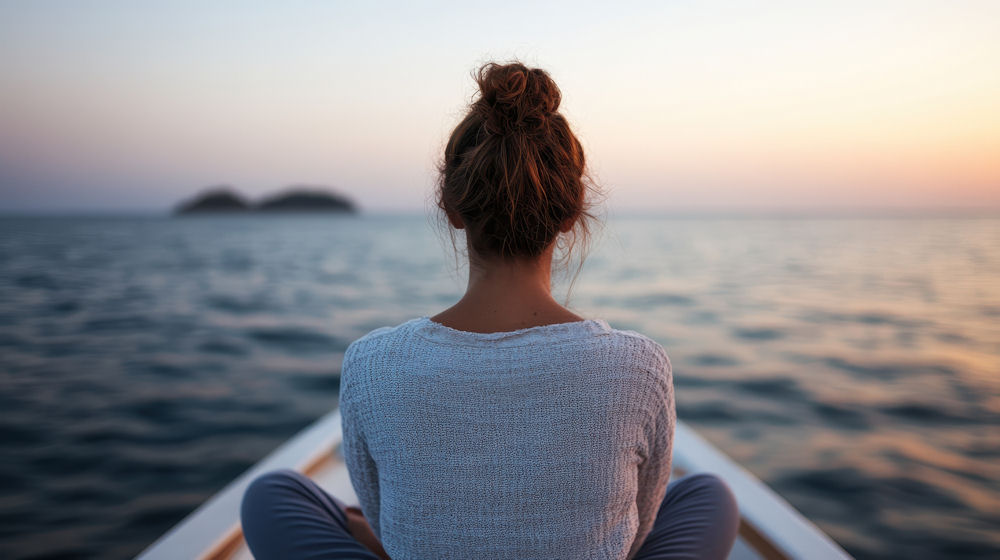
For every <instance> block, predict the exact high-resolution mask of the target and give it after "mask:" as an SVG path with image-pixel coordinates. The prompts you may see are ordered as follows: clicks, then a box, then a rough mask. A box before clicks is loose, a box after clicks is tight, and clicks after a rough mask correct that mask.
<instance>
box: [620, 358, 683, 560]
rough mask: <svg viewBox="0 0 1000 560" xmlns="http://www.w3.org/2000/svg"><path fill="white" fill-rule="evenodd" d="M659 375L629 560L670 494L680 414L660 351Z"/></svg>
mask: <svg viewBox="0 0 1000 560" xmlns="http://www.w3.org/2000/svg"><path fill="white" fill-rule="evenodd" d="M658 354H659V358H660V359H659V360H658V361H659V364H658V366H657V367H658V368H659V369H660V370H661V371H660V372H658V375H657V382H658V383H657V384H658V387H657V390H656V391H651V392H650V395H655V397H654V402H653V413H652V415H651V417H650V421H649V424H648V425H647V427H646V438H647V441H648V445H647V450H648V453H647V456H646V458H645V460H644V461H643V462H642V463H641V464H640V465H639V474H638V492H637V495H636V500H635V501H636V506H637V509H638V511H639V529H638V531H637V532H636V535H635V540H634V541H633V542H632V548H631V549H630V550H629V553H628V558H633V557H634V556H635V555H636V553H638V551H639V548H640V547H641V546H642V544H643V543H644V542H645V541H646V537H648V536H649V533H650V531H652V529H653V522H654V521H655V520H656V514H657V512H658V511H659V508H660V504H661V503H662V502H663V497H664V496H665V495H666V493H667V483H668V482H669V480H670V469H671V462H672V453H673V441H674V425H675V423H676V421H677V414H676V411H675V408H674V387H673V378H672V371H671V366H670V360H669V359H668V358H667V356H666V353H665V352H663V351H662V349H660V352H659V353H658Z"/></svg>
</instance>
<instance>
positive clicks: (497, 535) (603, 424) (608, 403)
mask: <svg viewBox="0 0 1000 560" xmlns="http://www.w3.org/2000/svg"><path fill="white" fill-rule="evenodd" d="M477 81H478V84H479V90H480V91H479V96H478V98H477V99H476V100H475V102H473V103H472V105H471V107H470V109H469V112H468V114H467V115H466V117H465V119H464V120H463V121H462V122H461V123H460V124H459V125H458V127H457V128H456V129H455V131H454V132H453V133H452V135H451V138H450V140H449V142H448V145H447V147H446V149H445V154H444V159H443V161H442V163H441V166H440V172H441V173H440V181H439V185H438V192H437V195H438V205H439V206H440V208H441V210H442V211H443V213H444V216H445V217H446V219H447V221H448V223H449V224H450V225H451V226H452V227H453V228H455V229H456V230H464V232H465V236H466V240H467V246H468V249H469V250H468V256H469V283H468V289H467V291H466V293H465V295H464V296H463V297H462V299H461V300H460V301H459V302H458V303H456V304H455V305H453V306H452V307H450V308H448V309H446V310H445V311H442V312H441V313H439V314H437V315H435V316H433V317H420V318H417V319H413V320H410V321H407V322H405V323H403V324H401V325H399V326H396V327H392V328H388V327H385V328H381V329H377V330H375V331H372V332H371V333H369V334H367V335H366V336H364V337H362V338H361V339H359V340H357V341H355V342H354V343H353V344H351V345H350V347H349V348H348V349H347V352H346V354H345V357H344V363H343V368H342V374H341V395H340V409H341V414H342V418H343V430H344V443H343V449H344V454H345V457H346V461H347V466H348V470H349V472H350V477H351V482H352V484H353V486H354V489H355V490H356V492H357V494H358V498H359V500H360V502H361V509H360V511H359V510H357V508H347V507H345V505H344V504H343V503H342V502H341V501H340V500H338V499H336V498H334V497H332V496H330V495H328V494H326V493H325V492H324V491H323V490H321V489H320V488H319V487H317V486H316V485H315V484H314V483H312V482H311V481H310V480H308V479H307V478H305V477H303V476H301V475H298V474H296V473H293V472H291V471H281V472H277V473H271V474H268V475H265V476H264V477H262V478H260V479H258V480H257V481H255V482H254V483H253V484H252V485H251V487H250V488H249V489H248V490H247V494H246V496H245V498H244V502H243V511H242V515H243V527H244V533H245V534H246V538H247V542H248V544H249V546H250V548H251V550H252V551H253V553H254V555H255V556H256V557H257V558H259V559H269V558H307V557H308V558H371V559H374V558H388V557H390V556H391V557H392V558H394V559H396V560H400V559H411V558H413V559H418V558H419V559H424V558H426V559H445V558H475V559H485V558H504V559H525V558H566V559H573V560H579V559H584V558H614V559H623V558H635V559H652V558H724V557H726V556H727V555H728V553H729V550H730V548H731V547H732V544H733V540H734V539H735V534H736V529H737V525H738V519H739V516H738V513H737V509H736V504H735V501H734V499H733V497H732V495H731V494H730V492H729V490H728V489H727V488H726V486H725V484H724V483H722V482H721V481H720V480H719V479H717V478H715V477H713V476H710V475H698V476H692V477H687V478H684V479H681V480H679V481H676V482H673V483H671V484H670V485H669V486H668V484H667V483H668V478H669V476H670V462H671V447H672V442H673V433H674V423H675V412H674V397H673V385H672V377H671V368H670V361H669V359H668V358H667V355H666V353H665V352H664V350H663V348H662V347H661V346H660V345H659V344H657V343H655V342H653V341H652V340H650V339H648V338H646V337H644V336H642V335H641V334H638V333H635V332H632V331H620V330H616V329H613V328H611V327H610V326H609V325H608V324H607V322H605V321H603V320H601V319H585V318H583V317H581V316H579V315H577V314H575V313H573V312H572V311H570V310H569V309H566V308H565V307H563V306H562V305H560V304H558V303H557V302H556V301H555V300H554V299H553V297H552V293H551V286H550V271H551V268H552V260H553V253H554V250H555V246H556V245H557V243H558V242H559V241H560V240H567V239H573V238H574V237H575V234H577V233H579V234H586V231H587V229H586V227H587V222H588V221H589V220H590V219H591V214H590V213H589V212H588V204H589V201H588V198H587V195H588V191H589V190H590V188H589V183H588V182H587V180H586V174H585V165H584V155H583V149H582V147H581V145H580V142H579V141H578V140H577V138H576V136H575V135H574V134H573V132H572V131H571V130H570V127H569V124H568V123H567V121H566V119H565V118H564V117H563V116H562V115H561V114H560V113H559V112H558V108H559V102H560V92H559V89H558V88H557V87H556V84H555V83H554V82H553V81H552V79H551V78H550V77H549V75H548V74H547V73H545V72H544V71H542V70H539V69H529V68H527V67H525V66H524V65H522V64H520V63H512V64H506V65H498V64H493V63H490V64H487V65H485V66H483V67H482V68H481V69H480V70H479V72H478V74H477ZM362 512H363V515H362ZM383 547H384V548H383ZM387 552H388V554H387Z"/></svg>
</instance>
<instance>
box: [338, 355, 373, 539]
mask: <svg viewBox="0 0 1000 560" xmlns="http://www.w3.org/2000/svg"><path fill="white" fill-rule="evenodd" d="M347 354H348V355H349V354H350V352H349V351H348V353H347ZM349 367H350V366H349V362H348V358H347V355H345V357H344V365H343V368H342V372H341V384H340V405H339V406H340V420H341V430H342V431H343V434H344V439H343V443H342V445H341V449H342V450H343V452H344V462H345V463H346V464H347V471H348V474H349V475H350V478H351V485H352V486H353V487H354V492H355V493H356V494H357V495H358V501H359V502H360V503H361V511H362V513H364V514H365V519H367V520H368V524H369V525H371V527H372V531H374V533H375V536H377V537H378V538H379V540H381V539H382V532H381V527H380V519H379V513H380V511H379V510H380V507H381V496H380V494H379V483H378V466H377V465H376V464H375V460H374V459H373V458H372V456H371V453H370V452H369V451H368V443H367V441H366V439H365V434H364V431H363V429H362V422H361V416H362V415H363V414H364V411H363V409H362V407H363V406H364V403H359V402H356V400H355V395H354V387H353V386H352V383H351V381H352V380H351V375H350V373H349Z"/></svg>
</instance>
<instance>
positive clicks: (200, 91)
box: [0, 0, 1000, 212]
mask: <svg viewBox="0 0 1000 560" xmlns="http://www.w3.org/2000/svg"><path fill="white" fill-rule="evenodd" d="M413 4H416V3H402V2H401V3H376V2H355V3H339V2H272V3H268V4H264V3H260V4H259V5H258V4H255V3H251V2H201V1H197V2H194V1H193V2H179V1H172V2H125V1H123V2H72V1H66V2H49V1H31V2H15V1H10V2H0V211H5V212H20V211H29V212H47V211H52V212H66V211H70V212H76V211H81V212H93V211H96V212H103V211H166V210H168V209H169V208H171V207H172V206H173V205H174V204H175V203H176V202H177V201H178V200H179V199H182V198H186V197H189V196H191V195H192V194H194V193H195V192H197V191H198V190H199V189H200V188H201V187H203V186H206V185H211V184H218V183H226V184H231V185H234V186H236V187H238V188H239V189H240V190H242V191H243V192H244V193H246V194H247V195H249V196H259V195H260V194H262V193H266V192H272V191H275V190H277V189H279V188H281V187H282V186H284V185H287V184H291V183H309V184H322V185H331V186H334V187H337V188H339V189H340V190H342V191H343V192H346V193H348V194H349V195H350V196H352V197H354V198H355V199H356V200H357V201H358V202H359V203H360V205H361V206H362V207H363V208H366V209H370V210H372V211H419V210H421V209H423V208H424V207H425V205H426V199H427V197H428V192H429V190H430V188H431V187H432V185H433V181H434V166H435V163H436V158H437V157H438V154H439V152H440V151H441V149H442V147H443V144H444V142H445V139H446V137H447V135H448V133H449V132H450V130H451V128H452V127H453V126H454V125H455V124H456V123H457V122H458V120H459V119H460V118H461V116H462V113H463V109H464V107H465V106H466V104H467V103H468V101H469V100H470V96H471V95H472V93H473V91H474V90H473V82H472V80H471V79H470V72H471V71H472V70H473V69H475V68H476V67H477V65H478V64H480V63H482V62H484V61H487V60H491V59H497V60H507V59H510V58H512V57H518V58H520V59H522V60H523V61H524V62H526V63H528V64H529V65H537V66H540V67H542V68H545V69H547V70H548V71H549V72H550V73H551V74H552V76H553V77H554V78H555V79H556V82H557V83H558V84H559V85H560V87H561V88H562V90H563V100H564V101H563V107H562V110H563V112H564V114H565V115H566V116H567V117H568V118H569V119H570V121H571V123H573V125H574V127H575V129H576V130H577V132H578V134H579V136H580V138H581V140H582V141H583V143H584V146H585V149H586V150H587V155H588V158H589V161H590V163H591V166H592V170H593V172H594V175H595V177H596V178H597V179H598V180H599V182H600V184H601V185H602V186H603V187H604V189H605V190H606V191H607V192H608V203H609V205H610V206H611V207H612V208H613V209H622V210H646V211H648V210H665V211H671V210H686V209H695V210H698V209H718V208H816V207H836V208H841V207H850V208H856V207H907V208H910V207H933V208H951V207H980V208H981V207H990V208H1000V2H990V1H982V2H969V1H947V2H946V1H943V0H942V1H938V2H920V1H903V2H879V1H874V2H856V3H855V2H847V1H836V2H827V3H816V2H787V3H786V2H773V3H769V2H746V3H744V2H711V3H703V2H649V3H629V4H625V5H618V4H615V5H614V6H613V7H612V6H611V5H610V3H601V4H597V5H593V6H585V5H581V4H580V3H577V2H567V3H563V4H561V5H556V4H550V3H539V4H540V5H536V4H535V3H534V2H525V3H518V2H499V3H498V2H461V3H448V4H444V3H442V4H440V5H423V6H416V5H413Z"/></svg>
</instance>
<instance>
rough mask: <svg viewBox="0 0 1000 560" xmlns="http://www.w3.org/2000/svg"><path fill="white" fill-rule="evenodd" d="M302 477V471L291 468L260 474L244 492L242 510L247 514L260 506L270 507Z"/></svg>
mask: <svg viewBox="0 0 1000 560" xmlns="http://www.w3.org/2000/svg"><path fill="white" fill-rule="evenodd" d="M301 477H302V474H301V473H298V472H296V471H293V470H291V469H280V470H275V471H270V472H267V473H264V474H262V475H260V476H258V477H257V478H255V479H253V481H252V482H251V483H250V485H249V486H247V489H246V491H245V492H244V493H243V502H242V504H241V507H240V510H241V512H242V513H243V514H244V515H246V514H247V513H248V512H251V511H254V510H256V509H258V508H260V507H264V508H269V507H270V506H272V505H273V504H274V502H275V501H276V500H279V499H281V497H282V496H284V495H287V494H288V493H289V490H290V489H292V488H295V487H296V485H297V483H298V482H299V479H300V478H301Z"/></svg>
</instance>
